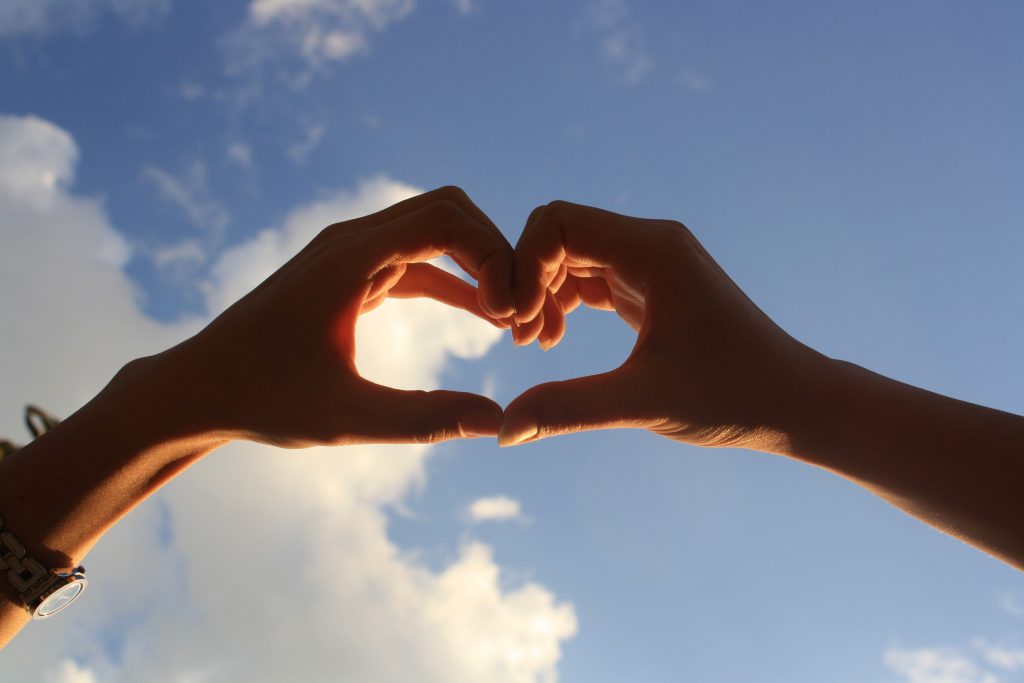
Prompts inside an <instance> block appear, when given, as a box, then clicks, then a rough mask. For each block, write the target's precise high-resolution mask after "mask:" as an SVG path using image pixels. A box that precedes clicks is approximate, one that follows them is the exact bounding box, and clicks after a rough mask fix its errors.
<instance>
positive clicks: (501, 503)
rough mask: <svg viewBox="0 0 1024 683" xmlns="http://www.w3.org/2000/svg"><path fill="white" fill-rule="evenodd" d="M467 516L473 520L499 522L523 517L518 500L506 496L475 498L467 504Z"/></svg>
mask: <svg viewBox="0 0 1024 683" xmlns="http://www.w3.org/2000/svg"><path fill="white" fill-rule="evenodd" d="M469 518H470V520H471V521H473V522H500V521H508V520H515V519H518V520H522V519H524V518H523V511H522V509H521V506H520V505H519V501H518V500H515V499H514V498H509V497H508V496H489V497H487V498H477V499H476V500H474V501H473V502H472V503H471V504H470V506H469Z"/></svg>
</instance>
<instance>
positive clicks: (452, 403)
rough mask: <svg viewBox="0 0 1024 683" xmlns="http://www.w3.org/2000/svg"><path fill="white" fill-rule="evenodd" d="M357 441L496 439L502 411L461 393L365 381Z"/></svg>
mask: <svg viewBox="0 0 1024 683" xmlns="http://www.w3.org/2000/svg"><path fill="white" fill-rule="evenodd" d="M359 405H360V410H359V415H358V420H355V421H354V423H353V429H354V432H353V437H354V439H355V440H357V441H358V442H360V443H421V444H425V443H437V442H439V441H448V440H450V439H460V438H470V437H478V436H495V435H496V434H497V433H498V430H499V428H500V426H501V416H502V410H501V406H499V405H498V404H497V403H495V402H494V401H492V400H491V399H489V398H485V397H483V396H478V395H476V394H469V393H464V392H459V391H444V390H439V391H402V390H399V389H393V388H391V387H385V386H382V385H380V384H375V383H373V382H370V381H368V380H364V381H363V386H362V387H361V389H360V391H359Z"/></svg>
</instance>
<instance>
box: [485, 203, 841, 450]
mask: <svg viewBox="0 0 1024 683" xmlns="http://www.w3.org/2000/svg"><path fill="white" fill-rule="evenodd" d="M515 273H516V277H515V280H516V302H515V304H516V321H517V322H518V328H514V330H513V332H514V334H515V335H516V341H517V343H519V344H528V343H530V342H531V341H533V340H535V339H539V341H540V343H541V345H542V346H543V347H545V348H550V347H551V346H553V345H555V344H557V343H558V342H559V341H560V340H561V338H562V336H563V334H564V333H565V321H564V315H565V314H566V313H568V312H570V311H572V310H573V309H574V308H576V307H577V306H579V304H580V303H584V304H586V305H588V306H591V307H593V308H598V309H604V310H614V311H615V312H616V313H618V314H619V316H620V317H621V318H622V319H623V320H624V321H625V322H626V323H628V324H629V325H630V326H632V327H633V329H635V330H637V332H638V337H637V342H636V346H635V347H634V348H633V351H632V353H631V354H630V356H629V358H628V359H627V360H626V362H625V363H623V364H622V365H621V366H620V367H618V368H616V369H614V370H612V371H610V372H606V373H604V374H600V375H593V376H590V377H580V378H577V379H570V380H566V381H560V382H550V383H547V384H541V385H538V386H536V387H533V388H532V389H530V390H528V391H526V392H525V393H523V394H522V395H521V396H519V397H518V398H516V399H515V400H514V401H513V402H512V403H511V404H510V405H509V406H508V407H507V408H506V409H505V419H504V424H503V426H502V432H501V435H500V436H499V443H501V444H502V445H516V444H518V443H524V442H527V441H532V440H536V439H539V438H545V437H549V436H555V435H558V434H566V433H571V432H578V431H583V430H589V429H602V428H612V427H640V428H644V429H648V430H650V431H652V432H655V433H657V434H660V435H662V436H665V437H668V438H671V439H675V440H678V441H683V442H686V443H692V444H697V445H701V446H738V447H745V448H755V449H757V450H769V451H774V452H780V450H784V449H785V443H784V442H785V440H786V438H787V437H786V428H785V422H786V419H787V415H790V414H792V413H793V409H797V410H799V409H800V407H801V406H800V404H802V403H806V402H807V401H808V400H809V398H808V397H809V396H810V395H813V392H808V391H807V386H808V382H809V381H810V379H811V378H812V377H813V373H814V372H815V370H816V368H820V367H823V364H824V363H825V362H827V359H825V358H824V357H823V356H821V355H820V354H818V353H816V352H814V351H813V350H811V349H809V348H808V347H806V346H804V345H803V344H801V343H799V342H797V341H796V340H795V339H793V338H792V337H790V336H789V335H788V334H786V332H785V331H783V330H782V329H781V328H780V327H779V326H778V325H776V324H775V323H774V322H772V320H771V319H770V318H768V316H766V315H765V314H764V313H763V312H762V311H761V310H760V309H758V308H757V306H755V305H754V304H753V302H751V301H750V299H748V298H747V296H746V295H745V294H744V293H743V292H742V291H741V290H740V289H739V287H737V286H736V284H735V283H734V282H733V281H732V280H731V279H730V278H729V276H728V275H726V274H725V271H723V270H722V268H721V267H720V266H719V265H718V264H717V263H715V261H714V259H712V258H711V256H710V255H709V254H708V253H707V251H705V250H704V248H703V247H702V246H701V245H700V243H699V242H698V241H697V239H696V238H695V237H694V236H693V235H692V234H691V233H690V231H689V230H688V229H687V228H686V227H685V226H683V225H682V224H680V223H677V222H673V221H667V220H648V219H640V218H631V217H628V216H622V215H619V214H615V213H611V212H609V211H603V210H601V209H596V208H591V207H587V206H581V205H577V204H570V203H568V202H562V201H557V202H552V203H551V204H548V205H546V206H541V207H538V208H537V209H535V210H534V211H533V213H532V214H531V215H530V218H529V219H528V221H527V225H526V228H525V229H524V231H523V234H522V236H521V237H520V239H519V243H518V244H517V245H516V251H515Z"/></svg>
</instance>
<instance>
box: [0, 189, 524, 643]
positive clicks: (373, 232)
mask: <svg viewBox="0 0 1024 683" xmlns="http://www.w3.org/2000/svg"><path fill="white" fill-rule="evenodd" d="M442 253H449V254H451V255H452V256H453V257H454V258H455V259H456V260H457V261H458V262H459V263H461V264H463V265H464V267H465V268H466V269H467V270H468V271H469V272H470V274H471V275H474V276H475V277H477V278H478V280H479V289H477V288H475V287H472V286H471V285H469V284H467V283H465V282H463V281H462V280H460V279H459V278H457V277H455V276H453V275H450V274H448V273H445V272H444V271H442V270H439V269H437V268H434V267H433V266H431V265H428V264H425V263H422V262H423V261H426V260H428V259H431V258H434V257H436V256H439V255H441V254H442ZM511 264H512V249H511V247H510V246H509V245H508V243H507V242H506V241H505V238H504V237H503V236H502V235H501V233H500V232H499V231H498V229H497V228H496V227H494V225H493V224H491V223H490V221H488V220H487V218H486V217H485V216H484V215H483V214H482V213H481V212H480V211H479V209H477V208H476V207H475V206H473V204H472V203H471V202H470V201H469V199H468V197H466V196H465V195H464V194H463V193H462V192H461V191H459V190H456V189H453V188H443V189H441V190H437V191H435V192H432V193H428V194H426V195H422V196H420V197H416V198H413V199H410V200H407V201H406V202H402V203H401V204H397V205H395V206H393V207H391V208H389V209H386V210H385V211H382V212H380V213H378V214H374V215H372V216H367V217H365V218H360V219H356V220H353V221H348V222H345V223H339V224H336V225H332V226H329V227H328V228H326V229H325V230H324V231H322V232H321V233H320V235H318V236H317V237H316V238H315V239H314V240H313V241H312V242H311V243H310V244H309V245H308V246H307V247H306V248H304V249H303V250H302V251H301V252H300V253H299V254H298V255H296V256H295V257H294V258H293V259H292V260H291V261H289V262H288V263H287V264H285V265H284V266H282V267H281V269H280V270H278V271H277V272H276V273H274V274H273V275H271V276H270V277H269V278H267V280H266V281H264V282H263V284H261V285H260V286H259V287H257V288H256V289H254V290H253V291H252V292H250V293H249V294H248V295H246V296H245V297H244V298H242V299H241V300H240V301H238V302H237V303H235V304H234V305H233V306H231V307H230V308H229V309H228V310H226V311H225V312H224V313H223V314H221V315H220V316H219V317H218V318H217V319H216V320H214V321H213V322H212V323H210V325H209V326H207V327H206V328H205V329H204V330H203V331H201V332H200V333H199V334H197V335H196V336H195V337H192V338H191V339H189V340H187V341H185V342H183V343H182V344H179V345H178V346H176V347H174V348H172V349H168V350H167V351H165V352H163V353H160V354H158V355H156V356H151V357H148V358H142V359H138V360H135V361H132V362H130V363H128V364H127V365H126V366H125V367H124V369H122V370H121V372H119V373H118V374H117V376H116V377H115V378H114V379H113V380H112V381H111V382H110V384H109V385H108V386H107V387H106V388H105V389H103V391H102V392H101V393H100V394H99V395H98V396H97V397H96V398H95V399H93V400H92V401H90V402H89V403H88V404H87V405H86V406H84V407H83V408H81V409H80V410H79V411H78V412H76V413H75V414H74V415H72V416H71V417H69V418H68V419H67V420H65V421H64V422H62V423H61V424H60V425H59V426H57V427H56V428H55V429H54V430H53V431H51V432H49V433H47V434H45V435H44V436H42V437H40V438H39V439H37V440H36V441H34V442H32V443H31V444H29V445H28V446H26V447H25V448H23V449H22V450H20V451H18V452H17V453H15V454H14V455H12V456H10V457H9V458H7V459H5V460H3V461H2V462H0V516H2V518H3V520H4V524H5V527H6V528H8V529H9V530H10V531H11V532H12V533H14V534H15V536H16V537H17V538H18V539H19V540H20V541H21V542H22V543H23V544H24V545H25V546H26V549H27V551H28V554H29V555H30V556H32V557H34V558H36V559H37V560H39V561H41V562H42V563H43V564H44V565H46V566H48V567H66V566H73V565H75V564H78V563H79V562H80V561H81V560H82V558H83V557H84V556H85V554H86V553H87V552H88V551H89V549H90V548H92V546H93V545H94V544H95V543H96V542H97V541H98V540H99V538H100V537H101V536H102V535H103V533H104V532H105V531H106V530H107V529H109V528H110V527H111V526H113V524H114V523H116V522H117V520H119V519H120V518H121V517H122V516H123V515H125V514H126V513H127V512H128V511H129V510H131V509H132V508H133V507H134V506H136V505H137V504H138V503H140V502H141V501H142V500H144V499H145V498H146V497H147V496H149V495H150V494H152V493H153V492H154V491H156V490H157V489H158V488H160V487H161V486H162V485H164V484H165V483H167V482H168V481H169V480H170V479H172V478H173V477H174V476H175V475H177V474H178V473H180V472H181V471H182V470H184V469H185V468H186V467H188V466H189V465H191V464H193V463H195V462H196V461H197V460H199V459H200V458H202V457H203V456H204V455H206V454H208V453H209V452H211V451H212V450H214V449H216V448H217V447H219V446H220V445H223V444H225V443H228V442H230V441H233V440H237V439H247V440H251V441H256V442H260V443H266V444H273V445H278V446H283V447H288V448H300V447H305V446H312V445H325V444H329V445H342V444H351V443H369V442H391V443H403V442H404V443H411V442H416V443H426V442H434V441H440V440H444V439H451V438H459V437H468V436H486V435H494V434H496V433H497V431H498V427H499V425H500V422H501V408H500V407H499V406H498V405H497V404H495V403H494V402H493V401H491V400H489V399H486V398H484V397H482V396H476V395H474V394H467V393H461V392H452V391H432V392H422V391H399V390H396V389H392V388H389V387H383V386H380V385H377V384H374V383H372V382H370V381H368V380H365V379H363V378H362V377H360V376H359V374H358V372H357V370H356V368H355V364H354V358H355V324H356V320H357V319H358V317H359V315H360V314H361V313H363V312H366V311H367V310H369V309H372V308H374V307H375V306H377V305H379V304H380V303H382V302H383V301H384V299H385V298H386V297H388V296H393V297H414V296H428V297H431V298H434V299H437V300H439V301H442V302H443V303H446V304H449V305H452V306H456V307H459V308H463V309H466V310H467V311H469V312H472V313H474V314H476V315H478V316H480V317H482V318H484V319H487V320H490V321H491V322H493V323H495V324H497V325H499V326H504V323H501V322H499V321H496V320H494V317H495V316H499V317H500V316H510V315H511V314H512V299H511V291H510V286H509V285H510V275H511V271H510V269H511ZM485 311H487V312H485ZM28 619H29V616H28V613H27V612H26V610H25V609H24V607H23V606H22V604H21V601H20V599H19V598H18V595H17V593H16V592H15V591H14V590H13V589H12V588H11V586H10V585H9V584H8V582H7V580H6V577H2V578H0V646H2V645H3V644H6V643H7V642H8V641H9V640H10V639H11V638H12V637H14V635H15V634H16V633H17V632H18V631H19V630H20V629H21V628H22V627H23V626H24V625H25V623H26V622H27V621H28Z"/></svg>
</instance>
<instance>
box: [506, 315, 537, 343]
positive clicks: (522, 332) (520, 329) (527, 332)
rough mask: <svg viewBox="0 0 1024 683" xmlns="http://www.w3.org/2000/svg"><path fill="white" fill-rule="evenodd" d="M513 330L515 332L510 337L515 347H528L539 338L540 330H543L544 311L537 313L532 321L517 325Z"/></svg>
mask: <svg viewBox="0 0 1024 683" xmlns="http://www.w3.org/2000/svg"><path fill="white" fill-rule="evenodd" d="M514 329H515V332H514V334H513V335H512V336H513V339H514V340H515V344H516V346H529V345H530V344H532V343H533V342H534V340H535V339H537V337H539V336H540V332H541V330H543V329H544V311H543V310H542V311H541V312H540V313H538V314H537V316H536V317H534V319H533V320H530V321H528V322H525V323H523V324H522V325H517V326H516V327H515V328H514Z"/></svg>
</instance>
